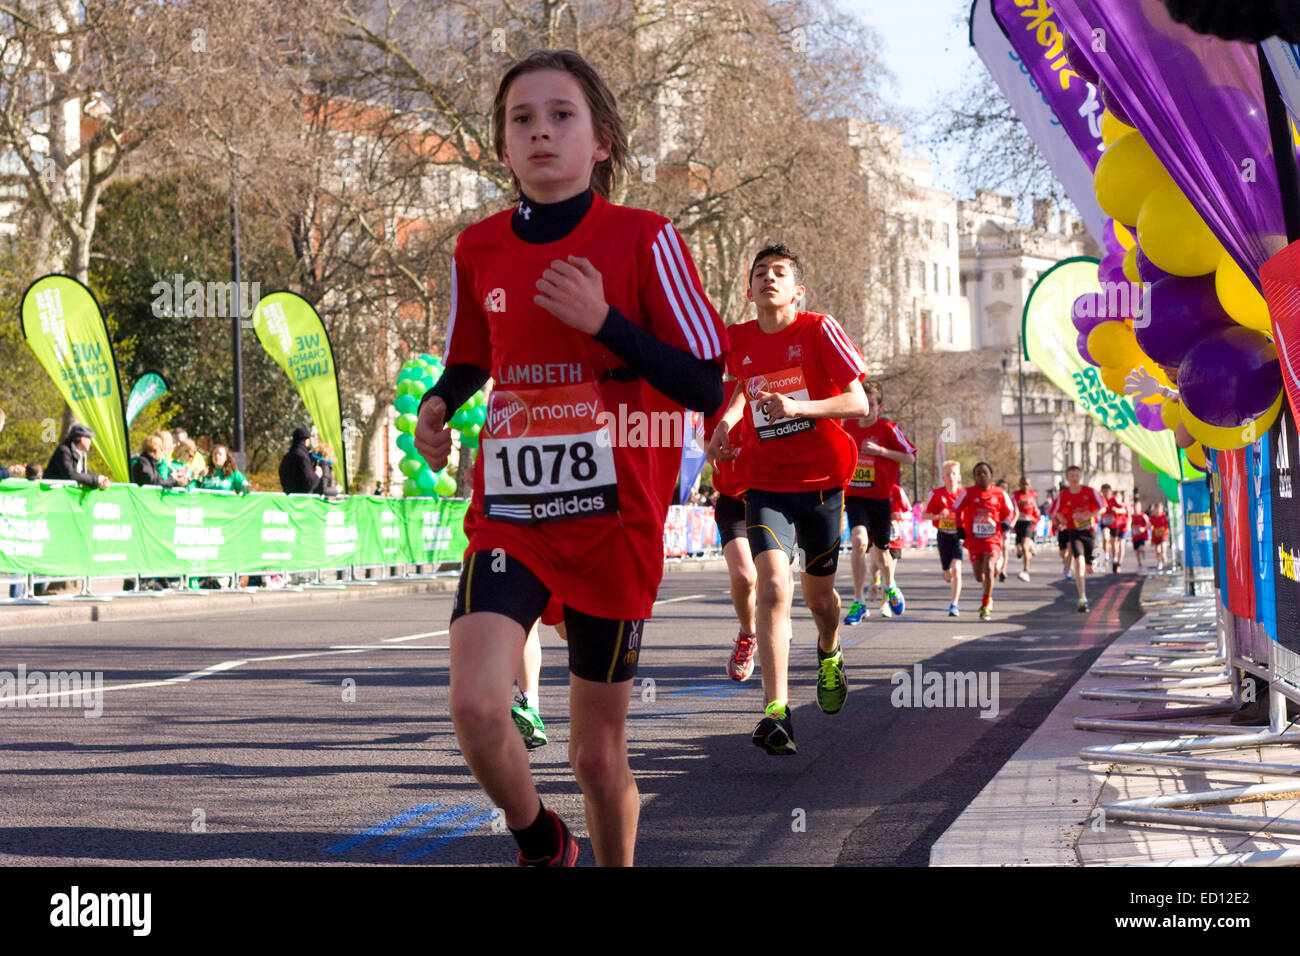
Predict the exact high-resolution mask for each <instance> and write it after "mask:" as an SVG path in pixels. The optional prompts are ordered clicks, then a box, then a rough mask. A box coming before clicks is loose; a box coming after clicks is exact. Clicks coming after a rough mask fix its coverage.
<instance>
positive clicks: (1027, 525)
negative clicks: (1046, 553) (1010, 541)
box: [1016, 521, 1034, 546]
mask: <svg viewBox="0 0 1300 956" xmlns="http://www.w3.org/2000/svg"><path fill="white" fill-rule="evenodd" d="M1033 536H1034V522H1033V521H1017V522H1016V545H1017V546H1019V545H1022V544H1024V543H1025V539H1026V538H1032V537H1033Z"/></svg>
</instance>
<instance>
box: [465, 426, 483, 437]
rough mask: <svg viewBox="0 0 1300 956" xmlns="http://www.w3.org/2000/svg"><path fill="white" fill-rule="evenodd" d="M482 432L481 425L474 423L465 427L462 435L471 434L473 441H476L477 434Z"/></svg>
mask: <svg viewBox="0 0 1300 956" xmlns="http://www.w3.org/2000/svg"><path fill="white" fill-rule="evenodd" d="M482 432H483V426H482V425H479V424H474V425H470V426H469V428H467V429H465V431H464V433H463V435H469V436H472V437H473V439H474V440H475V441H478V436H479V435H480V434H482ZM462 437H463V436H462Z"/></svg>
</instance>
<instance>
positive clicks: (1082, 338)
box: [1075, 332, 1101, 368]
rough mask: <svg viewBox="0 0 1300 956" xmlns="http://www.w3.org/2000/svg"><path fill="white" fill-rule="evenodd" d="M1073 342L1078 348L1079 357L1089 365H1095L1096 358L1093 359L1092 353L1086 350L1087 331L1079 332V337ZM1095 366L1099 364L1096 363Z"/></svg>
mask: <svg viewBox="0 0 1300 956" xmlns="http://www.w3.org/2000/svg"><path fill="white" fill-rule="evenodd" d="M1075 344H1076V345H1077V346H1078V348H1079V356H1080V357H1081V358H1082V359H1083V360H1084V361H1085V362H1087V363H1088V364H1089V365H1097V360H1096V359H1094V358H1093V357H1092V353H1091V352H1089V351H1088V333H1087V332H1080V333H1079V338H1078V339H1077V340H1076V342H1075ZM1097 367H1098V368H1100V367H1101V366H1099V365H1098V366H1097Z"/></svg>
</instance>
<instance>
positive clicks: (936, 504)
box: [923, 486, 963, 534]
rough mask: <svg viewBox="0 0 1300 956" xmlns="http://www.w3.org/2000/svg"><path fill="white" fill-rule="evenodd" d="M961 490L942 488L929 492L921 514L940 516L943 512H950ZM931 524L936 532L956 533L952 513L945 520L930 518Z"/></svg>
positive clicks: (955, 521) (954, 513)
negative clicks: (928, 497)
mask: <svg viewBox="0 0 1300 956" xmlns="http://www.w3.org/2000/svg"><path fill="white" fill-rule="evenodd" d="M962 490H963V489H961V488H958V489H957V490H956V491H949V490H948V489H947V488H946V487H943V486H940V487H938V488H936V489H934V491H932V492H930V499H929V500H928V501H927V502H926V503H925V511H924V512H923V513H924V514H928V515H937V514H942V513H943V512H944V511H952V510H953V508H952V506H953V503H954V502H955V501H956V500H957V496H958V495H959V494H961V493H962ZM931 522H932V523H933V524H934V526H935V527H936V528H937V529H938V530H940V531H943V532H945V533H947V534H956V533H957V518H956V512H953V515H952V516H950V517H947V518H932V519H931Z"/></svg>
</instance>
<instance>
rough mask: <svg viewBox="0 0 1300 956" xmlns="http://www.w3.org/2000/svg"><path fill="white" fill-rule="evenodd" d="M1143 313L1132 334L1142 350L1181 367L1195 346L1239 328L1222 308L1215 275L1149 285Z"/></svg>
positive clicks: (1163, 362)
mask: <svg viewBox="0 0 1300 956" xmlns="http://www.w3.org/2000/svg"><path fill="white" fill-rule="evenodd" d="M1141 311H1142V314H1141V315H1139V316H1138V317H1137V318H1135V319H1134V320H1133V333H1134V334H1135V335H1136V336H1137V342H1138V345H1139V346H1141V348H1142V351H1143V352H1145V353H1146V354H1147V356H1148V357H1149V358H1150V359H1151V360H1152V361H1153V362H1158V363H1160V364H1161V365H1180V366H1181V363H1182V361H1183V357H1184V356H1185V355H1186V354H1187V350H1188V349H1190V348H1191V347H1192V343H1194V342H1197V341H1199V340H1200V339H1201V338H1202V337H1203V336H1204V335H1206V334H1207V333H1209V332H1214V331H1217V330H1219V329H1224V328H1229V327H1231V326H1236V325H1237V323H1235V322H1233V321H1232V319H1231V318H1230V317H1229V316H1228V313H1226V312H1224V311H1223V306H1221V305H1219V294H1218V293H1217V292H1216V291H1215V290H1214V273H1210V274H1208V275H1203V276H1194V277H1192V278H1184V277H1182V276H1170V277H1169V278H1167V279H1161V280H1160V281H1159V282H1155V283H1153V284H1152V285H1150V286H1147V289H1146V293H1145V294H1144V295H1143V296H1142V309H1141Z"/></svg>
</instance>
